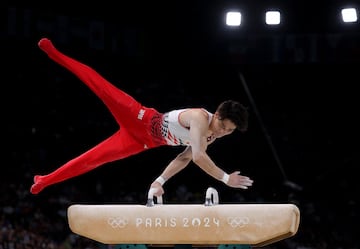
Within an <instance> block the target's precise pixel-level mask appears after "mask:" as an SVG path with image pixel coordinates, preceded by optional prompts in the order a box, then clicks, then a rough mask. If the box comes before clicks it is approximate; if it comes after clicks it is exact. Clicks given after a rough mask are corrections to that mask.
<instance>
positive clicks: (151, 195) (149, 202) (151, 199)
mask: <svg viewBox="0 0 360 249" xmlns="http://www.w3.org/2000/svg"><path fill="white" fill-rule="evenodd" d="M156 191H157V188H150V189H149V192H148V198H147V202H146V206H148V207H153V206H155V203H154V196H155V195H154V194H155V192H156ZM155 197H156V203H157V204H159V205H161V204H163V199H162V195H161V196H155Z"/></svg>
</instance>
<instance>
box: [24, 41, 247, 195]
mask: <svg viewBox="0 0 360 249" xmlns="http://www.w3.org/2000/svg"><path fill="white" fill-rule="evenodd" d="M38 46H39V47H40V49H41V50H43V51H44V52H45V53H46V54H47V55H48V57H49V58H50V59H52V60H53V61H55V62H56V63H58V64H60V65H61V66H63V67H64V68H66V69H68V70H69V71H71V72H72V73H73V74H74V75H76V76H77V77H78V78H79V79H80V80H81V81H83V83H85V84H86V85H87V86H88V87H89V88H90V90H91V91H93V92H94V94H96V95H97V96H98V97H99V98H100V99H101V100H102V101H103V102H104V104H105V105H106V106H107V108H108V109H109V111H110V112H111V114H112V115H113V117H114V119H115V120H116V122H117V123H118V124H119V129H118V130H117V131H116V132H114V134H112V135H111V136H110V137H108V138H106V139H105V140H104V141H102V142H100V143H99V144H97V145H96V146H94V147H93V148H91V149H89V150H88V151H86V152H84V153H83V154H81V155H79V156H78V157H75V158H73V159H72V160H69V161H68V162H67V163H65V164H64V165H62V166H61V167H59V168H57V169H56V170H54V171H53V172H51V173H49V174H46V175H35V176H34V183H33V185H32V186H31V188H30V192H31V193H32V194H38V193H40V192H41V191H42V190H44V189H45V188H46V187H48V186H50V185H53V184H56V183H59V182H62V181H65V180H67V179H69V178H73V177H76V176H79V175H81V174H84V173H86V172H88V171H90V170H93V169H95V168H97V167H99V166H101V165H104V164H105V163H108V162H112V161H115V160H120V159H123V158H126V157H129V156H132V155H135V154H138V153H140V152H142V151H144V150H148V149H151V148H155V147H159V146H183V147H184V148H185V149H184V150H183V151H182V152H181V153H180V154H178V155H177V156H176V157H175V159H173V160H172V161H171V162H170V163H169V165H168V166H167V167H166V168H165V169H164V171H163V172H162V173H161V175H160V176H159V177H157V178H156V179H155V180H154V181H153V182H152V184H151V186H150V187H151V188H156V190H157V191H156V192H155V193H154V195H155V196H161V195H162V194H163V193H164V189H163V184H164V183H165V182H166V181H167V180H169V179H170V178H171V177H173V176H174V175H175V174H177V173H178V172H180V171H181V170H182V169H184V168H185V167H186V166H187V165H188V164H189V163H190V161H193V162H194V163H195V164H196V165H197V166H199V167H200V168H201V169H202V170H203V171H205V172H206V173H207V174H209V175H210V176H212V177H214V178H215V179H217V180H219V181H222V182H224V183H225V184H226V185H227V186H230V187H233V188H241V189H247V188H248V187H249V186H252V184H253V180H252V179H250V178H249V177H247V176H243V175H241V174H240V171H234V172H232V173H229V174H228V173H227V172H225V171H224V170H222V169H221V168H220V167H218V166H217V165H216V164H215V163H214V162H213V161H212V160H211V158H210V157H209V155H208V154H207V153H206V150H207V146H208V145H210V144H211V143H213V142H214V141H215V139H217V138H220V137H223V136H225V135H229V134H231V133H233V132H234V131H235V130H239V131H241V132H245V131H246V130H247V127H248V110H247V108H246V107H245V106H243V105H242V104H241V103H239V102H237V101H234V100H225V101H223V102H222V103H220V104H219V105H218V107H217V109H216V111H215V112H214V113H212V112H210V111H208V110H205V109H204V108H198V107H194V108H185V109H178V110H172V111H169V112H166V113H160V112H159V111H157V110H156V109H154V108H150V107H147V106H143V105H142V104H141V103H139V102H138V101H137V100H135V99H134V98H133V97H131V96H130V95H128V94H127V93H125V92H123V91H122V90H120V89H118V88H116V87H115V86H114V85H113V84H111V83H110V82H108V81H107V80H106V79H104V78H103V77H102V76H101V75H99V74H98V73H97V72H96V71H95V70H94V69H92V68H91V67H89V66H87V65H85V64H83V63H81V62H79V61H77V60H75V59H72V58H70V57H69V56H67V55H65V54H63V53H62V52H60V51H59V50H58V49H57V48H56V47H55V46H54V45H53V43H52V41H51V40H50V39H48V38H42V39H40V41H39V42H38Z"/></svg>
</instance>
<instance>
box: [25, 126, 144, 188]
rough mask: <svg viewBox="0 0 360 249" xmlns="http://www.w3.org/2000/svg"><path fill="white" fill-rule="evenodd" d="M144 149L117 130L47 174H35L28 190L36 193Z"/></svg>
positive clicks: (124, 131)
mask: <svg viewBox="0 0 360 249" xmlns="http://www.w3.org/2000/svg"><path fill="white" fill-rule="evenodd" d="M143 150H144V144H142V143H139V142H137V141H136V140H134V139H133V137H132V136H131V135H130V134H128V132H127V131H126V130H125V129H122V130H121V131H120V130H119V131H117V132H116V133H115V134H113V135H112V136H111V137H109V138H108V139H106V140H104V141H103V142H101V143H99V144H98V145H97V146H95V147H93V148H92V149H90V150H88V151H87V152H85V153H83V154H81V155H80V156H78V157H76V158H74V159H72V160H70V161H68V162H67V163H65V164H64V165H63V166H61V167H60V168H58V169H56V170H55V171H53V172H52V173H50V174H47V175H42V176H40V175H36V176H35V177H34V184H33V185H32V186H31V189H30V192H31V193H32V194H38V193H39V192H41V191H42V190H43V189H44V188H46V187H47V186H49V185H53V184H55V183H58V182H62V181H65V180H67V179H69V178H73V177H75V176H78V175H81V174H84V173H86V172H88V171H90V170H92V169H95V168H97V167H98V166H101V165H103V164H105V163H107V162H111V161H114V160H117V159H121V158H125V157H128V156H130V155H133V154H136V153H138V152H141V151H143Z"/></svg>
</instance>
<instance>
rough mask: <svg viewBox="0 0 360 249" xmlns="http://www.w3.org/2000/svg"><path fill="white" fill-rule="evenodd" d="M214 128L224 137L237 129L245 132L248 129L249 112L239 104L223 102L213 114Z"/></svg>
mask: <svg viewBox="0 0 360 249" xmlns="http://www.w3.org/2000/svg"><path fill="white" fill-rule="evenodd" d="M214 118H215V120H216V121H214V122H215V127H216V128H218V129H217V130H219V131H221V133H222V135H220V136H224V135H227V134H230V133H232V132H233V131H234V130H236V129H238V130H240V131H241V132H245V131H246V130H247V128H248V119H249V112H248V109H247V108H246V107H245V106H244V105H242V104H241V103H239V102H237V101H234V100H225V101H223V102H222V103H220V104H219V105H218V107H217V109H216V112H215V114H214Z"/></svg>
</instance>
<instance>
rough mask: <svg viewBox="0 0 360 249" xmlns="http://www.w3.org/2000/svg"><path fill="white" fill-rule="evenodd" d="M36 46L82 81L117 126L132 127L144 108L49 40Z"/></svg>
mask: <svg viewBox="0 0 360 249" xmlns="http://www.w3.org/2000/svg"><path fill="white" fill-rule="evenodd" d="M38 46H39V47H40V48H41V49H42V50H43V51H44V52H45V53H46V54H47V55H48V56H49V58H50V59H52V60H53V61H55V62H56V63H58V64H60V65H62V66H63V67H65V68H66V69H68V70H69V71H71V72H72V73H73V74H75V75H76V76H77V77H78V78H79V79H80V80H81V81H83V82H84V83H85V84H86V85H87V86H88V87H89V88H90V89H91V90H92V91H93V92H94V93H95V94H96V95H97V96H98V97H99V98H100V99H101V100H102V101H103V102H104V103H105V105H106V106H107V107H108V109H109V110H110V112H111V113H112V115H113V116H114V117H115V119H116V121H117V122H118V123H119V124H122V125H125V126H133V123H132V121H133V120H137V115H138V113H139V110H140V109H141V108H144V107H142V106H141V104H140V103H139V102H137V101H136V100H135V99H134V98H133V97H131V96H130V95H128V94H127V93H125V92H123V91H122V90H120V89H118V88H116V87H115V86H114V85H112V84H111V83H110V82H108V81H107V80H106V79H104V78H103V77H102V76H101V75H100V74H99V73H97V72H96V71H95V70H94V69H92V68H91V67H89V66H87V65H85V64H83V63H81V62H79V61H77V60H74V59H72V58H70V57H69V56H67V55H65V54H63V53H62V52H60V51H59V50H58V49H56V48H55V46H54V45H53V44H52V42H51V41H50V40H49V39H47V38H42V39H41V40H40V41H39V43H38ZM124 117H126V118H124Z"/></svg>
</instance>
